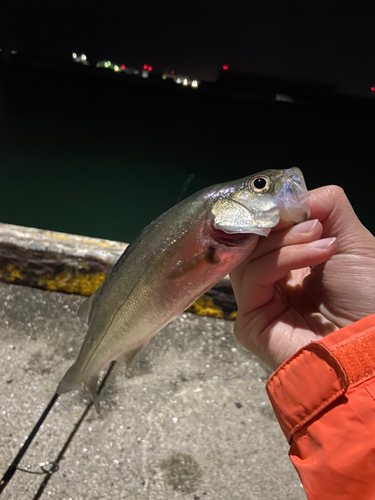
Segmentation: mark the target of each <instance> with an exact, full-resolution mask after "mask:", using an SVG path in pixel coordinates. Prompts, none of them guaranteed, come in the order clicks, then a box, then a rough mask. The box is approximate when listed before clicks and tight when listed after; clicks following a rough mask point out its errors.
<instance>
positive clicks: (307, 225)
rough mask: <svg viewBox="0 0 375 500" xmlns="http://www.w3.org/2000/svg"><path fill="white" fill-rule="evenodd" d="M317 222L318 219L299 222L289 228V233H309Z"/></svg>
mask: <svg viewBox="0 0 375 500" xmlns="http://www.w3.org/2000/svg"><path fill="white" fill-rule="evenodd" d="M317 222H318V219H313V220H307V221H306V222H301V224H297V225H296V226H294V227H293V229H292V230H291V233H309V232H310V231H312V230H313V229H314V227H315V226H316V224H317Z"/></svg>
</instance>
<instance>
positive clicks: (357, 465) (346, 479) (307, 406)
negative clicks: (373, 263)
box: [267, 314, 375, 500]
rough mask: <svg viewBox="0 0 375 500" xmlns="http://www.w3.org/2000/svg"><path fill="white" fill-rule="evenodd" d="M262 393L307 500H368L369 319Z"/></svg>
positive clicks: (373, 369) (373, 435) (286, 369)
mask: <svg viewBox="0 0 375 500" xmlns="http://www.w3.org/2000/svg"><path fill="white" fill-rule="evenodd" d="M267 392H268V395H269V397H270V400H271V403H272V406H273V409H274V412H275V414H276V417H277V419H278V421H279V424H280V426H281V428H282V430H283V432H284V434H285V436H286V438H287V440H288V442H289V444H290V451H289V456H290V458H291V460H292V462H293V465H294V467H295V468H296V469H297V472H298V474H299V475H300V478H301V481H302V483H303V486H304V488H305V491H306V494H307V497H308V499H309V500H325V499H327V500H328V499H331V498H332V499H340V500H349V499H350V500H364V499H371V500H374V499H375V314H373V315H371V316H369V317H367V318H364V319H362V320H360V321H357V322H356V323H353V324H351V325H349V326H347V327H345V328H342V329H341V330H337V331H336V332H334V333H332V334H330V335H328V337H326V338H325V339H323V340H320V341H319V342H313V343H311V344H308V345H307V346H305V347H304V348H303V349H300V350H299V351H298V352H297V353H296V354H294V356H292V357H291V358H289V359H288V360H287V361H285V363H283V364H282V365H281V366H280V367H279V368H278V369H277V370H276V371H275V373H274V374H273V375H272V376H271V377H270V379H269V381H268V383H267Z"/></svg>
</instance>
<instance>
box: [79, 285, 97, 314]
mask: <svg viewBox="0 0 375 500" xmlns="http://www.w3.org/2000/svg"><path fill="white" fill-rule="evenodd" d="M97 296H98V294H97V291H96V292H94V293H93V294H92V295H90V297H89V298H87V299H86V300H85V301H84V302H82V304H81V305H80V306H79V308H78V311H77V316H78V317H79V318H83V319H89V317H90V312H91V309H92V306H93V304H94V302H95V298H96V297H97Z"/></svg>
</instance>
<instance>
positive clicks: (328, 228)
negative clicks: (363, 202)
mask: <svg viewBox="0 0 375 500" xmlns="http://www.w3.org/2000/svg"><path fill="white" fill-rule="evenodd" d="M309 205H310V210H311V218H312V219H319V221H320V222H321V223H322V225H323V235H322V237H323V238H328V237H332V236H334V237H336V238H337V248H338V251H337V253H338V254H340V253H351V254H356V255H363V254H366V255H369V253H370V254H374V253H375V250H374V239H373V238H374V237H373V235H372V234H371V233H370V232H369V231H368V230H367V229H366V228H365V227H364V226H363V224H362V223H361V222H360V220H359V219H358V217H357V215H356V213H355V212H354V210H353V207H352V206H351V204H350V202H349V200H348V198H347V196H346V194H345V192H344V190H343V189H342V188H340V187H339V186H324V187H321V188H318V189H314V190H312V191H310V199H309Z"/></svg>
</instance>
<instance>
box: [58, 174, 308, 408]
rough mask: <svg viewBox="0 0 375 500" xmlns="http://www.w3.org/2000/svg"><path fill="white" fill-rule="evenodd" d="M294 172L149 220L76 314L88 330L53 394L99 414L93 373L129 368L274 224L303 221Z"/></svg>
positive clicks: (251, 179)
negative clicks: (118, 365)
mask: <svg viewBox="0 0 375 500" xmlns="http://www.w3.org/2000/svg"><path fill="white" fill-rule="evenodd" d="M308 197H309V194H308V191H307V188H306V184H305V180H304V177H303V174H302V172H301V170H300V169H299V168H297V167H292V168H288V169H281V170H277V169H269V170H265V171H262V172H260V173H257V174H253V175H250V176H247V177H244V178H242V179H239V180H236V181H232V182H226V183H223V184H217V185H214V186H210V187H207V188H205V189H203V190H201V191H199V192H197V193H195V194H193V195H192V196H190V197H188V198H186V199H185V200H183V201H181V202H180V203H178V204H177V205H175V206H173V207H172V208H170V209H169V210H168V211H166V212H165V213H163V214H162V215H160V216H159V217H158V218H157V219H155V220H154V221H153V222H151V223H150V224H149V225H148V226H147V227H146V228H145V229H144V230H143V231H142V232H141V233H140V234H139V235H138V236H137V237H136V238H135V240H134V241H133V242H132V243H130V245H129V246H128V247H127V248H126V249H125V251H124V253H123V254H122V256H121V257H120V258H119V260H118V261H117V263H116V265H115V266H114V268H113V270H112V272H111V274H110V275H109V276H108V277H107V279H106V280H105V281H104V282H103V284H102V285H101V286H100V287H99V288H98V289H97V290H96V292H95V293H94V294H93V295H91V296H90V297H89V298H88V299H87V300H86V301H85V302H84V303H83V304H82V305H81V307H80V309H79V310H78V315H79V316H80V317H83V318H85V317H86V318H87V319H88V330H87V333H86V336H85V338H84V340H83V343H82V346H81V350H80V352H79V354H78V357H77V359H76V361H75V362H74V364H73V365H72V366H71V367H70V368H69V369H68V371H67V372H66V373H65V375H64V377H63V378H62V380H61V381H60V383H59V384H58V387H57V394H59V395H60V394H63V393H66V392H69V391H73V390H77V389H85V390H87V391H88V392H89V393H90V394H91V397H92V399H93V402H94V404H95V407H96V410H97V412H98V413H99V411H100V405H99V402H98V398H97V385H98V380H99V375H100V373H101V372H102V371H103V370H104V369H105V368H106V367H107V366H108V365H109V364H110V363H111V362H113V361H120V360H121V361H123V362H125V363H126V365H130V363H131V362H132V360H133V359H134V358H135V356H136V355H137V353H138V352H139V351H140V350H141V349H142V348H143V347H144V346H145V345H146V344H147V343H148V342H149V341H150V340H151V338H152V337H153V336H154V335H156V334H157V333H158V332H159V331H160V330H161V329H162V328H163V327H164V326H166V325H167V324H168V323H169V322H170V321H171V320H172V319H173V318H175V317H176V316H177V315H178V314H180V313H181V312H183V311H184V310H186V309H187V308H188V307H189V306H190V305H191V304H192V303H193V302H194V301H195V300H196V299H197V298H198V297H200V296H201V295H203V294H204V293H205V292H207V291H208V290H209V289H210V288H212V286H214V285H215V284H216V283H218V282H219V281H220V280H221V279H222V278H224V277H225V276H226V275H227V274H229V273H230V272H231V271H232V270H233V269H234V268H235V267H237V266H238V265H239V264H240V263H241V262H243V261H244V259H246V258H247V257H248V256H249V255H250V254H251V252H252V251H253V250H254V248H255V247H256V245H257V243H258V240H259V237H265V236H267V235H268V234H269V233H270V231H271V229H272V228H274V227H275V226H277V224H278V223H279V221H285V222H286V223H288V224H296V223H298V222H302V221H304V220H306V219H308V218H309V216H310V212H309V206H308Z"/></svg>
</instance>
